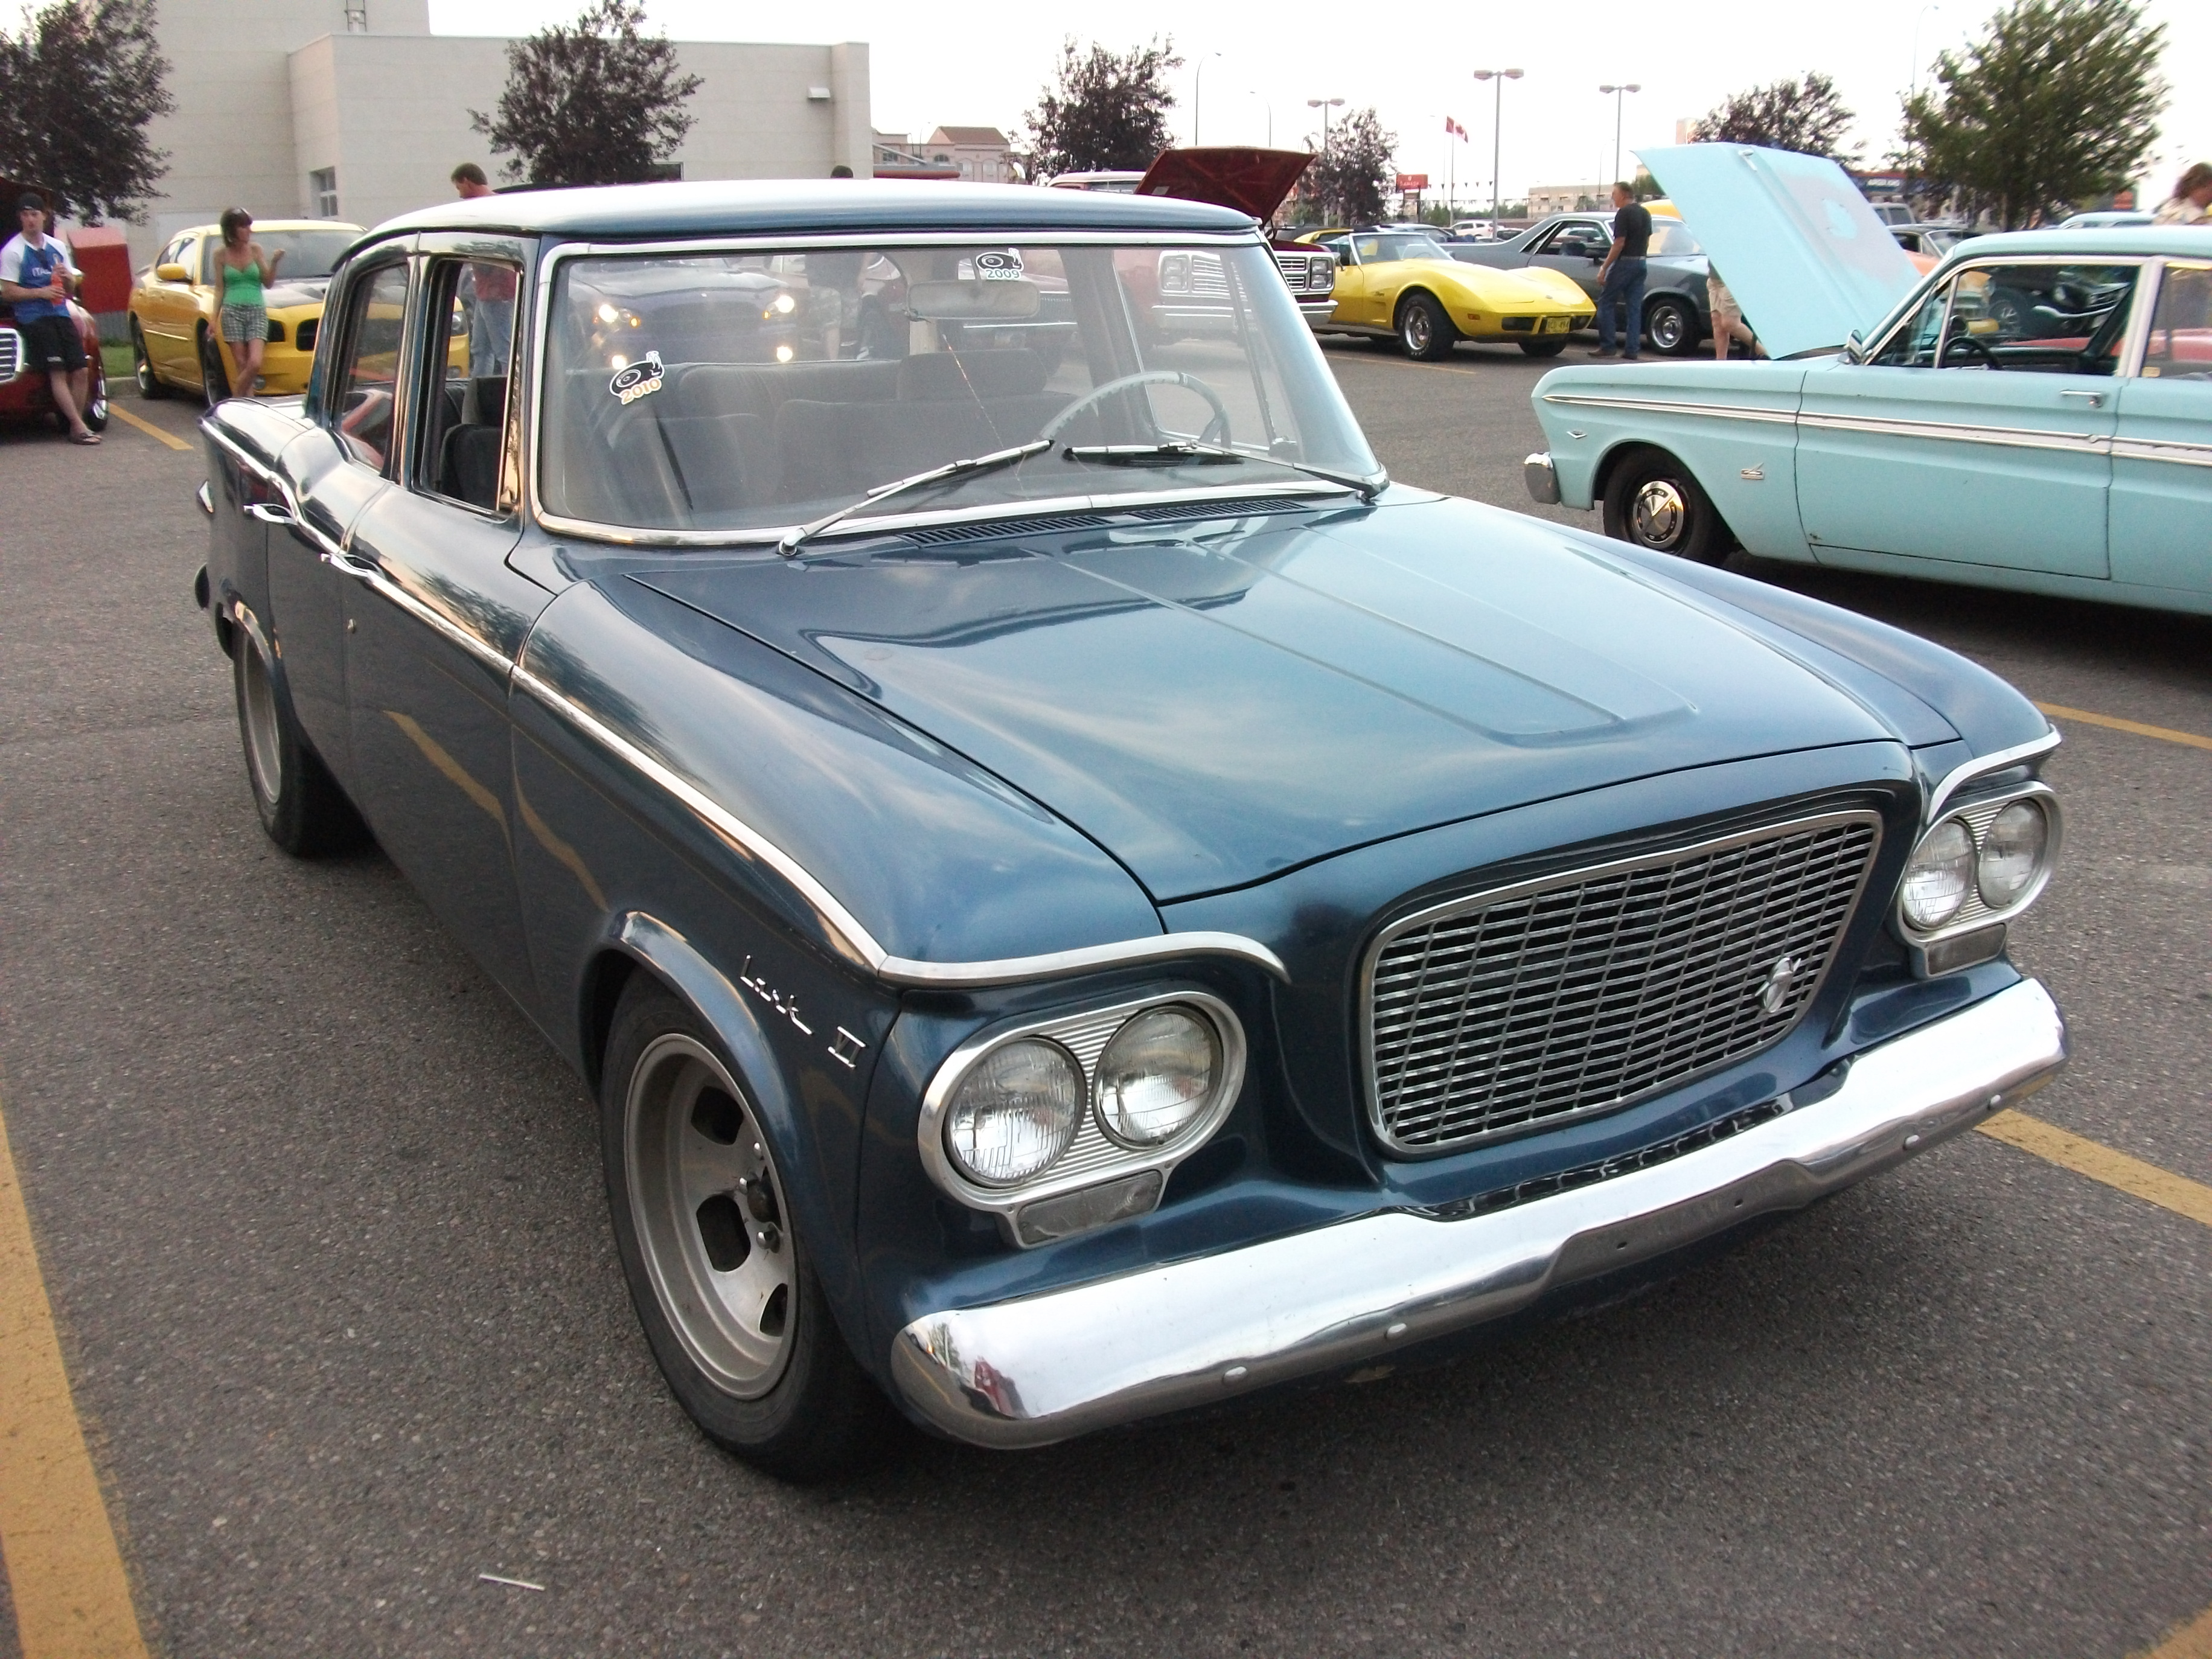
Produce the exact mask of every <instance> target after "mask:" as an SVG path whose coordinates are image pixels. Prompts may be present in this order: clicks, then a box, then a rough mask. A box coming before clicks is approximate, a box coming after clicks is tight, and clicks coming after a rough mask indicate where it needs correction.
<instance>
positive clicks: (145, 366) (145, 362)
mask: <svg viewBox="0 0 2212 1659" xmlns="http://www.w3.org/2000/svg"><path fill="white" fill-rule="evenodd" d="M131 379H132V380H136V381H137V383H138V395H139V396H140V397H142V398H166V397H167V396H168V395H169V383H168V382H167V380H163V379H162V378H161V376H160V375H159V374H155V372H154V359H153V358H152V357H151V356H149V355H148V353H147V350H146V334H145V331H144V330H143V329H141V328H140V327H139V326H138V319H137V318H136V317H133V318H132V319H131Z"/></svg>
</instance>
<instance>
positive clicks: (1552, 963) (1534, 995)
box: [1366, 811, 1881, 1153]
mask: <svg viewBox="0 0 2212 1659" xmlns="http://www.w3.org/2000/svg"><path fill="white" fill-rule="evenodd" d="M1880 845H1881V819H1880V817H1878V816H1876V815H1875V813H1873V812H1871V811H1840V812H1830V813H1824V814H1822V815H1820V816H1819V817H1809V818H1800V819H1796V820H1793V821H1791V822H1790V823H1781V824H1772V825H1769V826H1767V827H1766V828H1764V829H1754V830H1750V831H1747V832H1746V833H1744V834H1741V835H1735V836H1723V837H1722V838H1720V839H1718V840H1715V841H1707V842H1699V843H1698V844H1696V845H1694V846H1690V847H1684V848H1675V849H1674V850H1672V851H1669V852H1665V853H1658V854H1650V855H1648V856H1646V857H1643V858H1637V859H1627V860H1620V861H1618V862H1614V863H1609V864H1604V865H1600V866H1595V867H1593V868H1589V869H1583V870H1575V871H1569V872H1565V873H1563V874H1560V875H1556V876H1547V877H1544V878H1541V879H1539V880H1535V881H1528V882H1522V883H1518V884H1515V885H1513V886H1510V887H1504V888H1498V889H1495V890H1492V891H1490V892H1486V893H1478V894H1474V895H1473V896H1469V897H1467V898H1462V899H1455V900H1453V901H1451V902H1449V903H1447V904H1443V905H1439V906H1437V907H1436V908H1432V909H1429V910H1425V911H1422V912H1419V914H1417V915H1412V916H1408V917H1407V918H1406V919H1405V920H1404V921H1400V922H1397V923H1395V924H1394V925H1393V926H1392V927H1389V928H1388V929H1387V930H1385V932H1384V933H1383V936H1382V938H1381V939H1378V940H1377V941H1376V945H1375V946H1374V948H1373V950H1372V951H1371V952H1370V956H1369V958H1368V971H1367V975H1366V984H1367V987H1368V1007H1367V1022H1368V1024H1367V1056H1368V1061H1369V1078H1370V1088H1371V1093H1370V1114H1371V1118H1372V1121H1373V1123H1374V1125H1375V1129H1376V1133H1377V1134H1379V1135H1380V1136H1381V1137H1382V1138H1383V1141H1384V1143H1385V1144H1386V1145H1388V1146H1391V1147H1392V1148H1394V1149H1395V1150H1398V1151H1401V1152H1414V1153H1419V1152H1437V1151H1441V1150H1443V1149H1445V1148H1448V1147H1454V1146H1465V1145H1467V1144H1468V1143H1469V1142H1471V1141H1479V1140H1484V1139H1491V1138H1492V1137H1495V1136H1498V1135H1503V1134H1509V1133H1515V1132H1516V1131H1521V1130H1525V1129H1528V1128H1529V1127H1533V1126H1536V1125H1548V1124H1551V1123H1555V1122H1559V1121H1565V1120H1566V1119H1569V1118H1574V1117H1580V1116H1583V1115H1588V1114H1590V1113H1594V1112H1601V1111H1607V1110H1611V1109H1613V1108H1615V1107H1619V1106H1623V1105H1626V1104H1627V1103H1629V1102H1630V1101H1632V1100H1635V1099H1638V1098H1639V1097H1643V1096H1645V1095H1649V1094H1652V1093H1654V1092H1656V1091H1659V1090H1662V1089H1665V1088H1668V1087H1671V1086H1673V1085H1677V1084H1680V1083H1682V1082H1684V1081H1686V1080H1687V1079H1690V1078H1692V1077H1693V1076H1695V1075H1697V1074H1698V1073H1701V1072H1707V1071H1711V1069H1713V1068H1714V1067H1716V1066H1723V1065H1727V1064H1729V1062H1731V1061H1734V1060H1741V1059H1742V1058H1744V1057H1745V1056H1746V1055H1748V1054H1754V1053H1756V1052H1757V1051H1758V1050H1759V1049H1761V1048H1765V1047H1766V1046H1767V1045H1768V1044H1770V1043H1771V1042H1776V1041H1778V1039H1780V1038H1781V1037H1782V1036H1784V1035H1785V1034H1786V1033H1787V1032H1788V1031H1789V1030H1790V1028H1791V1027H1792V1026H1794V1025H1795V1024H1796V1023H1797V1020H1798V1018H1799V1017H1800V1016H1801V1015H1802V1014H1803V1012H1805V1009H1806V1007H1807V1006H1808V1005H1809V1004H1810V1003H1811V1001H1812V1000H1813V995H1814V992H1815V991H1816V990H1818V989H1819V987H1820V982H1821V981H1822V980H1823V979H1824V978H1825V977H1826V974H1827V970H1828V966H1829V963H1830V962H1831V961H1832V958H1833V957H1834V955H1835V950H1836V943H1837V941H1838V939H1840V938H1842V936H1843V932H1844V924H1845V923H1846V922H1848V921H1850V916H1851V913H1852V911H1853V909H1854V908H1855V907H1856V906H1857V901H1858V897H1859V894H1860V891H1861V890H1862V889H1863V886H1864V884H1865V882H1866V878H1867V874H1868V872H1869V870H1871V869H1872V867H1873V865H1874V855H1875V849H1876V848H1878V847H1879V846H1880Z"/></svg>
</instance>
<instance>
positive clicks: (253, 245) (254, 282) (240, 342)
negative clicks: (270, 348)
mask: <svg viewBox="0 0 2212 1659" xmlns="http://www.w3.org/2000/svg"><path fill="white" fill-rule="evenodd" d="M219 223H220V224H221V225H222V246H221V247H219V248H217V249H216V252H215V268H216V275H217V276H220V277H221V278H222V341H223V345H224V347H225V348H226V350H225V355H226V356H228V358H229V360H230V361H229V364H228V368H229V369H230V395H231V396H232V397H234V398H251V397H252V395H253V388H254V385H255V383H256V382H257V381H258V380H260V378H261V354H262V351H263V350H264V349H265V348H266V347H267V345H268V343H269V308H268V305H267V294H268V287H269V284H270V283H273V282H275V281H276V267H277V266H278V265H279V264H283V260H284V250H283V248H281V247H280V248H278V249H277V250H276V253H275V254H274V255H273V256H271V255H270V254H266V253H264V252H262V251H261V244H260V243H258V242H257V241H255V240H253V216H252V214H250V213H248V212H247V211H246V210H245V209H244V208H225V209H224V210H223V212H222V219H221V220H220V221H219Z"/></svg>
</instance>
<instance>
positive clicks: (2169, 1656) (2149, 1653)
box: [2141, 1607, 2212, 1659]
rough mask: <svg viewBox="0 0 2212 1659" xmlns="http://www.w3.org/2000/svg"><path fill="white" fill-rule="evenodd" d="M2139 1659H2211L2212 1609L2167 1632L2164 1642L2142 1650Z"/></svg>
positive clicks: (2208, 1608)
mask: <svg viewBox="0 0 2212 1659" xmlns="http://www.w3.org/2000/svg"><path fill="white" fill-rule="evenodd" d="M2141 1659H2212V1607H2207V1608H2206V1609H2205V1610H2204V1611H2203V1613H2198V1614H2197V1617H2195V1618H2194V1619H2192V1620H2190V1621H2189V1622H2188V1623H2187V1624H2185V1625H2180V1626H2176V1627H2175V1628H2173V1629H2172V1630H2170V1631H2168V1632H2166V1640H2164V1641H2163V1642H2160V1644H2158V1645H2157V1646H2156V1647H2154V1648H2146V1649H2144V1650H2143V1651H2142V1656H2141Z"/></svg>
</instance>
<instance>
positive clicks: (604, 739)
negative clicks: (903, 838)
mask: <svg viewBox="0 0 2212 1659" xmlns="http://www.w3.org/2000/svg"><path fill="white" fill-rule="evenodd" d="M510 683H511V684H513V687H514V689H516V690H520V691H526V692H528V693H529V694H530V695H531V696H533V697H535V698H537V699H538V702H541V703H543V704H544V706H545V707H546V708H549V709H550V710H551V711H552V712H553V713H554V714H557V715H559V716H560V717H561V718H562V719H563V720H567V721H568V723H569V724H570V725H571V726H574V727H575V728H576V729H577V730H578V731H579V732H581V733H582V734H583V735H584V736H586V737H587V738H591V739H592V742H594V743H596V744H599V746H600V747H601V748H603V749H605V750H606V751H607V752H608V753H609V754H611V755H612V756H614V757H616V758H617V760H620V761H622V762H623V763H624V764H625V765H627V766H629V768H630V769H632V770H633V771H635V772H637V773H638V774H639V775H641V776H643V777H644V778H645V779H647V781H649V782H651V783H653V784H654V785H656V786H658V787H659V788H660V789H662V790H663V791H665V793H668V794H670V795H671V796H673V797H674V798H675V799H677V800H678V802H680V803H681V804H682V805H684V807H685V808H686V809H687V810H688V811H690V812H691V813H692V814H693V816H695V817H697V818H698V819H699V820H700V821H701V822H702V823H705V824H706V825H707V826H708V828H709V829H712V830H714V833H715V834H716V835H718V836H720V837H721V838H722V839H723V840H724V841H725V842H727V843H728V844H729V845H730V846H731V847H732V848H735V849H736V850H737V851H738V852H739V853H741V854H744V856H745V857H747V858H749V859H751V860H755V861H757V862H758V863H760V864H763V865H765V866H767V867H768V868H769V869H770V870H772V871H774V872H775V874H776V875H777V876H778V877H779V878H781V879H782V880H783V881H784V882H785V883H787V884H788V885H789V886H790V887H791V889H792V890H793V891H794V892H796V893H797V894H799V896H800V897H801V898H803V899H804V900H805V902H807V904H808V905H810V906H811V908H813V910H814V912H815V915H816V918H817V921H818V922H819V923H820V925H821V927H822V928H823V933H825V934H826V935H827V936H828V938H829V940H830V942H831V943H832V944H833V945H835V946H836V949H837V951H838V952H839V953H840V954H841V955H842V956H843V957H845V958H846V959H847V960H848V962H850V963H852V964H853V965H854V966H855V967H857V968H859V969H861V970H862V971H864V972H866V973H868V974H872V975H874V976H875V977H876V978H878V979H880V980H882V981H884V982H886V983H888V984H891V985H902V986H912V987H917V988H928V989H937V990H980V989H983V988H985V987H990V986H994V985H1015V984H1022V983H1027V982H1030V981H1037V980H1049V979H1066V978H1069V977H1071V976H1073V975H1077V974H1085V973H1091V972H1094V971H1097V970H1101V969H1108V968H1121V967H1129V966H1135V965H1141V964H1143V963H1153V962H1161V961H1166V960H1170V959H1178V958H1187V957H1233V958H1236V959H1238V960H1241V961H1244V962H1249V963H1255V965H1257V966H1259V967H1261V968H1264V969H1267V971H1268V972H1270V973H1272V974H1273V975H1275V976H1276V977H1277V978H1278V979H1280V980H1282V981H1285V983H1287V982H1288V981H1289V980H1290V976H1291V975H1290V970H1289V969H1287V968H1285V966H1284V965H1283V961H1282V958H1281V957H1278V956H1277V955H1276V954H1275V953H1274V952H1273V951H1270V950H1269V949H1268V948H1267V946H1266V945H1262V944H1261V943H1260V942H1259V941H1258V940H1256V939H1245V938H1243V937H1242V936H1241V935H1238V934H1235V933H1161V934H1158V935H1155V936H1153V937H1152V938H1149V939H1124V940H1117V941H1115V943H1113V944H1110V945H1085V946H1084V947H1082V948H1080V949H1078V950H1073V951H1047V952H1045V953H1043V954H1042V955H1038V956H1030V957H1003V958H1000V959H999V960H996V961H989V962H921V961H917V960H915V959H914V958H912V957H895V956H892V955H891V954H890V952H889V951H886V950H884V947H883V946H882V945H880V944H878V942H877V940H876V938H875V935H874V934H872V933H870V932H869V931H868V929H867V927H866V926H865V925H864V924H863V923H862V922H861V921H860V918H859V917H858V916H856V915H854V914H853V913H852V912H851V911H850V910H848V909H847V908H845V905H844V903H843V902H842V901H841V900H840V899H839V898H838V897H837V896H836V894H835V893H832V892H831V891H830V890H829V888H828V887H826V886H824V885H823V884H822V883H821V882H820V881H819V880H818V879H817V878H816V877H815V876H814V874H813V872H811V871H810V870H808V869H807V868H806V866H804V865H802V864H801V863H799V860H797V859H794V858H793V857H792V856H791V854H788V853H787V852H785V851H784V850H783V848H781V847H779V846H777V845H776V844H775V842H773V841H771V840H769V837H768V836H764V835H763V834H762V833H761V832H760V831H759V830H757V829H754V828H753V826H752V825H750V823H746V822H745V821H744V819H743V818H741V817H738V815H737V814H736V813H734V812H732V811H730V810H729V809H728V808H727V807H726V806H724V805H721V803H720V802H719V801H717V800H715V799H714V798H713V797H712V796H710V795H708V793H707V792H706V791H705V790H703V789H702V788H700V787H699V786H698V785H697V784H696V783H694V782H692V781H690V779H689V778H686V777H684V775H682V774H680V773H678V772H677V771H676V770H675V769H672V768H671V767H669V766H667V765H665V764H664V763H662V762H661V761H660V760H659V759H658V758H657V757H654V756H653V755H650V754H648V753H647V752H646V750H642V749H641V748H639V747H638V746H637V745H636V744H634V743H632V742H630V741H629V738H625V737H623V735H622V734H621V733H620V732H617V731H615V730H614V729H613V728H612V727H611V726H608V725H607V724H606V722H605V721H604V720H600V719H599V716H597V715H596V714H592V712H591V710H589V709H588V708H584V707H583V706H582V705H581V704H580V703H578V702H574V701H573V700H572V699H570V698H569V697H568V696H565V695H563V694H562V691H561V690H559V689H558V688H557V687H556V686H554V685H551V684H549V683H548V682H546V681H544V680H543V679H541V678H538V676H537V675H536V674H534V673H532V672H531V671H530V670H528V669H527V668H525V667H523V666H522V665H520V664H517V665H514V668H513V673H512V676H511V679H510Z"/></svg>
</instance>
